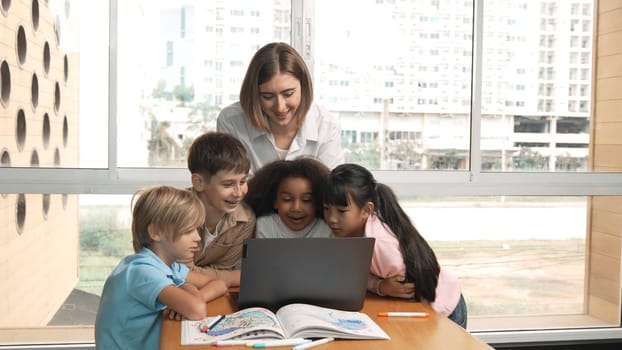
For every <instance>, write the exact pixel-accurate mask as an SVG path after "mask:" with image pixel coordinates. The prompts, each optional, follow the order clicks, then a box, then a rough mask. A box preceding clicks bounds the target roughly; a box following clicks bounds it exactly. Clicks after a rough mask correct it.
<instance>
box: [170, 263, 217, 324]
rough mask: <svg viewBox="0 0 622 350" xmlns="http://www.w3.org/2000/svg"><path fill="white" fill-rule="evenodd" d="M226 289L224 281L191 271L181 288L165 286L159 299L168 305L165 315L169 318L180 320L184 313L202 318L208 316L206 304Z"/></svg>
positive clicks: (188, 316)
mask: <svg viewBox="0 0 622 350" xmlns="http://www.w3.org/2000/svg"><path fill="white" fill-rule="evenodd" d="M171 288H172V289H173V290H171ZM165 291H166V293H165ZM226 291H227V285H226V284H225V282H224V281H222V280H219V279H214V278H210V277H208V276H205V275H202V274H200V273H198V272H193V271H189V272H188V276H187V277H186V282H185V283H184V284H182V285H181V286H180V287H179V288H176V287H174V286H168V287H166V288H164V289H163V290H162V292H160V294H159V295H158V299H159V300H160V301H161V302H162V303H164V304H165V305H166V306H167V309H166V310H165V311H164V315H165V316H167V317H168V318H170V319H178V320H179V319H181V316H182V315H183V316H185V317H186V318H188V319H191V320H200V319H202V318H204V317H205V316H206V308H205V304H206V303H207V302H208V301H210V300H213V299H216V298H218V297H219V296H221V295H223V294H224V293H225V292H226Z"/></svg>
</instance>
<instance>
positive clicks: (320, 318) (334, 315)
mask: <svg viewBox="0 0 622 350" xmlns="http://www.w3.org/2000/svg"><path fill="white" fill-rule="evenodd" d="M276 315H277V318H278V319H279V321H280V322H281V325H282V327H283V329H284V331H285V334H286V335H287V336H288V337H289V338H320V337H334V338H340V339H389V336H388V335H387V334H386V333H385V332H384V331H383V330H382V328H380V327H379V326H378V324H376V322H374V321H373V320H372V319H371V318H370V317H369V316H368V315H367V314H365V313H362V312H356V311H341V310H335V309H329V308H324V307H320V306H315V305H308V304H290V305H286V306H283V307H282V308H280V309H279V310H278V311H277V313H276Z"/></svg>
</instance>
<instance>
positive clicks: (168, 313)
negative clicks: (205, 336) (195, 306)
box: [162, 308, 181, 321]
mask: <svg viewBox="0 0 622 350" xmlns="http://www.w3.org/2000/svg"><path fill="white" fill-rule="evenodd" d="M162 315H163V316H164V317H168V319H169V320H177V321H181V314H180V313H178V312H177V311H175V310H172V309H169V308H166V309H164V310H163V311H162Z"/></svg>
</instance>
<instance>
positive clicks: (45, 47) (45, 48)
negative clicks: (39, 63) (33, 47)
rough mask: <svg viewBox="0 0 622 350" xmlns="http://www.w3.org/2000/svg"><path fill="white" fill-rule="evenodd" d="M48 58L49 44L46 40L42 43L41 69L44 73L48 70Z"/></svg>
mask: <svg viewBox="0 0 622 350" xmlns="http://www.w3.org/2000/svg"><path fill="white" fill-rule="evenodd" d="M50 60H51V58H50V44H49V43H48V42H47V41H46V42H45V44H43V70H44V71H45V74H48V73H49V72H50Z"/></svg>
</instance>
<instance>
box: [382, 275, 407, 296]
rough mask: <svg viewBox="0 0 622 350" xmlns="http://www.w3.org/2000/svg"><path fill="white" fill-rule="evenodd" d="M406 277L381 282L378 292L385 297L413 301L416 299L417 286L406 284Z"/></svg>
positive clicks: (396, 277)
mask: <svg viewBox="0 0 622 350" xmlns="http://www.w3.org/2000/svg"><path fill="white" fill-rule="evenodd" d="M404 281H405V278H404V276H393V277H389V278H385V279H383V280H381V281H380V284H379V285H378V291H379V292H380V293H381V294H383V295H389V296H392V297H396V298H402V299H412V298H414V297H415V284H414V283H410V282H404Z"/></svg>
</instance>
